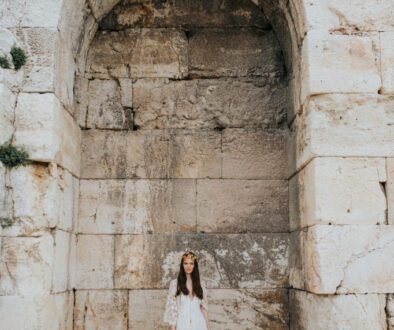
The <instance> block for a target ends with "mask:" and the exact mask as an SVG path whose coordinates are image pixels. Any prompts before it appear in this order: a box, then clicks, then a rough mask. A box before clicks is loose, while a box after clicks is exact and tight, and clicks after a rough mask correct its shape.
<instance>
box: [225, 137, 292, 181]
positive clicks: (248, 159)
mask: <svg viewBox="0 0 394 330" xmlns="http://www.w3.org/2000/svg"><path fill="white" fill-rule="evenodd" d="M287 139H288V133H287V131H275V132H264V131H261V130H252V129H226V130H224V131H223V139H222V152H223V156H222V158H223V160H222V163H223V165H222V166H223V177H225V178H239V179H287V168H288V166H287Z"/></svg>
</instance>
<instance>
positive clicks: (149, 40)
mask: <svg viewBox="0 0 394 330" xmlns="http://www.w3.org/2000/svg"><path fill="white" fill-rule="evenodd" d="M187 60H188V53H187V39H186V36H185V34H184V33H183V32H180V31H177V30H168V29H129V30H125V31H118V32H107V31H100V32H99V33H98V34H96V37H95V38H94V40H93V41H92V44H91V46H90V50H89V55H88V59H87V70H88V72H89V73H90V74H91V75H93V76H95V77H102V78H104V77H107V78H109V75H110V76H111V77H117V78H127V77H133V78H138V77H168V78H182V77H184V76H185V75H186V74H187Z"/></svg>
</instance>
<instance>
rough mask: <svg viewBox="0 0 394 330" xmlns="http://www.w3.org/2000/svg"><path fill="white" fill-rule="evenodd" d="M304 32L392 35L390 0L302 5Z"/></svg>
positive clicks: (314, 2)
mask: <svg viewBox="0 0 394 330" xmlns="http://www.w3.org/2000/svg"><path fill="white" fill-rule="evenodd" d="M303 6H304V10H305V14H306V17H305V25H306V29H307V30H326V31H327V30H329V31H332V32H338V33H345V34H351V33H360V32H364V31H393V30H394V23H393V20H392V14H393V11H394V4H393V2H392V1H390V0H372V1H369V2H368V3H366V2H364V1H360V0H352V1H340V0H334V1H332V0H330V1H317V0H312V1H303Z"/></svg>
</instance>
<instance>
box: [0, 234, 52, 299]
mask: <svg viewBox="0 0 394 330" xmlns="http://www.w3.org/2000/svg"><path fill="white" fill-rule="evenodd" d="M1 244H2V246H1V256H0V295H27V296H30V295H35V294H42V293H49V292H50V290H51V284H52V269H53V257H54V239H53V237H52V236H51V235H49V234H47V235H45V236H41V237H2V238H1Z"/></svg>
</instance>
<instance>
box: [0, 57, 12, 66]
mask: <svg viewBox="0 0 394 330" xmlns="http://www.w3.org/2000/svg"><path fill="white" fill-rule="evenodd" d="M0 67H1V68H3V69H10V68H11V65H10V61H9V59H8V58H7V57H6V56H0Z"/></svg>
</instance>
